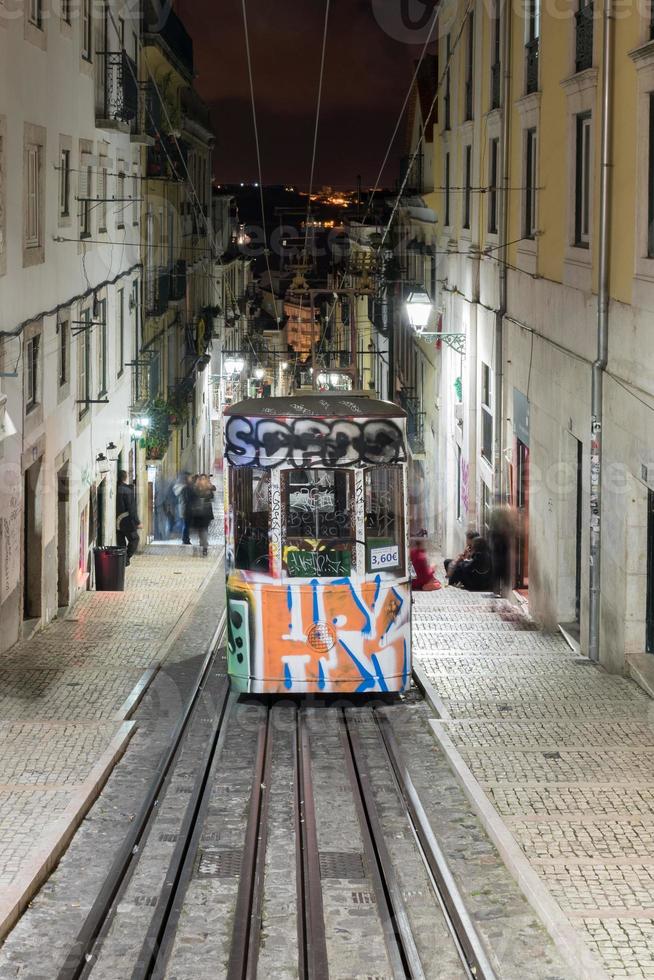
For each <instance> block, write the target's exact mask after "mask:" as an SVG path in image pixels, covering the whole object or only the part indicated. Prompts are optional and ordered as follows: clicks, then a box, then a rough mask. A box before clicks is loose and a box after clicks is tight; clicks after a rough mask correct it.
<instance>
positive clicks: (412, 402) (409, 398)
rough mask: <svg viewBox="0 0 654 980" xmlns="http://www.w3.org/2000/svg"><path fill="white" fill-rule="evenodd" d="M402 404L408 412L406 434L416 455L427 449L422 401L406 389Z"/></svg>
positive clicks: (403, 393)
mask: <svg viewBox="0 0 654 980" xmlns="http://www.w3.org/2000/svg"><path fill="white" fill-rule="evenodd" d="M400 404H401V406H402V408H403V409H404V411H405V412H406V413H407V423H406V434H407V439H408V441H409V447H410V449H411V452H412V454H413V455H414V456H417V455H421V454H422V453H424V451H425V414H426V413H425V412H423V411H421V408H422V403H421V401H420V399H419V398H416V397H415V396H413V395H408V394H407V393H406V391H403V392H402V393H401V394H400Z"/></svg>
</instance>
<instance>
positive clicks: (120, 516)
mask: <svg viewBox="0 0 654 980" xmlns="http://www.w3.org/2000/svg"><path fill="white" fill-rule="evenodd" d="M141 527H143V525H142V524H141V521H140V520H139V515H138V513H137V510H136V494H135V493H134V487H132V486H130V484H129V483H128V482H127V470H120V471H119V473H118V487H117V489H116V542H117V544H118V547H119V548H126V549H127V559H126V561H125V564H126V565H129V563H130V561H131V560H132V555H133V554H134V553H135V551H136V549H137V548H138V546H139V540H140V539H139V529H140V528H141Z"/></svg>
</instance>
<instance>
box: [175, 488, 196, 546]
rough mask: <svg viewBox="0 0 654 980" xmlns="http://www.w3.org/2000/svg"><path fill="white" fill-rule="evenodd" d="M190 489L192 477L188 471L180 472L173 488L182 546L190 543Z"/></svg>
mask: <svg viewBox="0 0 654 980" xmlns="http://www.w3.org/2000/svg"><path fill="white" fill-rule="evenodd" d="M192 487H193V477H192V476H191V474H190V473H189V471H188V470H182V472H181V473H180V474H179V476H178V477H177V480H176V481H175V486H174V492H175V496H176V498H177V511H178V514H179V519H180V520H181V522H182V544H190V543H191V538H190V536H189V525H188V516H189V501H190V497H191V489H192Z"/></svg>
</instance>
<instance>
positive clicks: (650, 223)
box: [647, 92, 654, 259]
mask: <svg viewBox="0 0 654 980" xmlns="http://www.w3.org/2000/svg"><path fill="white" fill-rule="evenodd" d="M647 255H648V257H649V258H650V259H651V258H654V92H650V93H649V156H648V160H647Z"/></svg>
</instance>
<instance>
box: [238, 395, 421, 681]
mask: <svg viewBox="0 0 654 980" xmlns="http://www.w3.org/2000/svg"><path fill="white" fill-rule="evenodd" d="M224 436H225V456H224V458H225V471H224V472H225V481H224V488H225V542H226V572H227V623H228V633H227V643H228V647H227V649H228V669H229V674H230V676H231V679H232V684H233V685H234V686H235V687H236V688H237V689H239V690H242V691H250V692H253V693H283V692H288V693H291V694H304V693H309V692H313V693H321V692H324V693H328V692H332V693H333V692H374V691H378V692H382V691H389V692H390V691H402V690H404V689H405V688H406V687H407V686H408V684H409V680H410V675H411V595H410V581H409V567H410V566H409V556H408V534H407V521H406V500H407V486H406V481H407V468H406V415H405V413H404V412H403V411H402V409H401V408H398V406H396V405H393V404H392V403H390V402H383V401H377V400H375V399H372V398H368V397H366V396H365V395H358V394H354V393H347V392H346V393H338V394H337V393H334V394H331V393H330V394H312V395H298V396H295V397H288V398H256V399H248V400H246V401H242V402H239V403H238V404H235V405H230V406H229V407H227V408H226V409H225V418H224Z"/></svg>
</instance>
